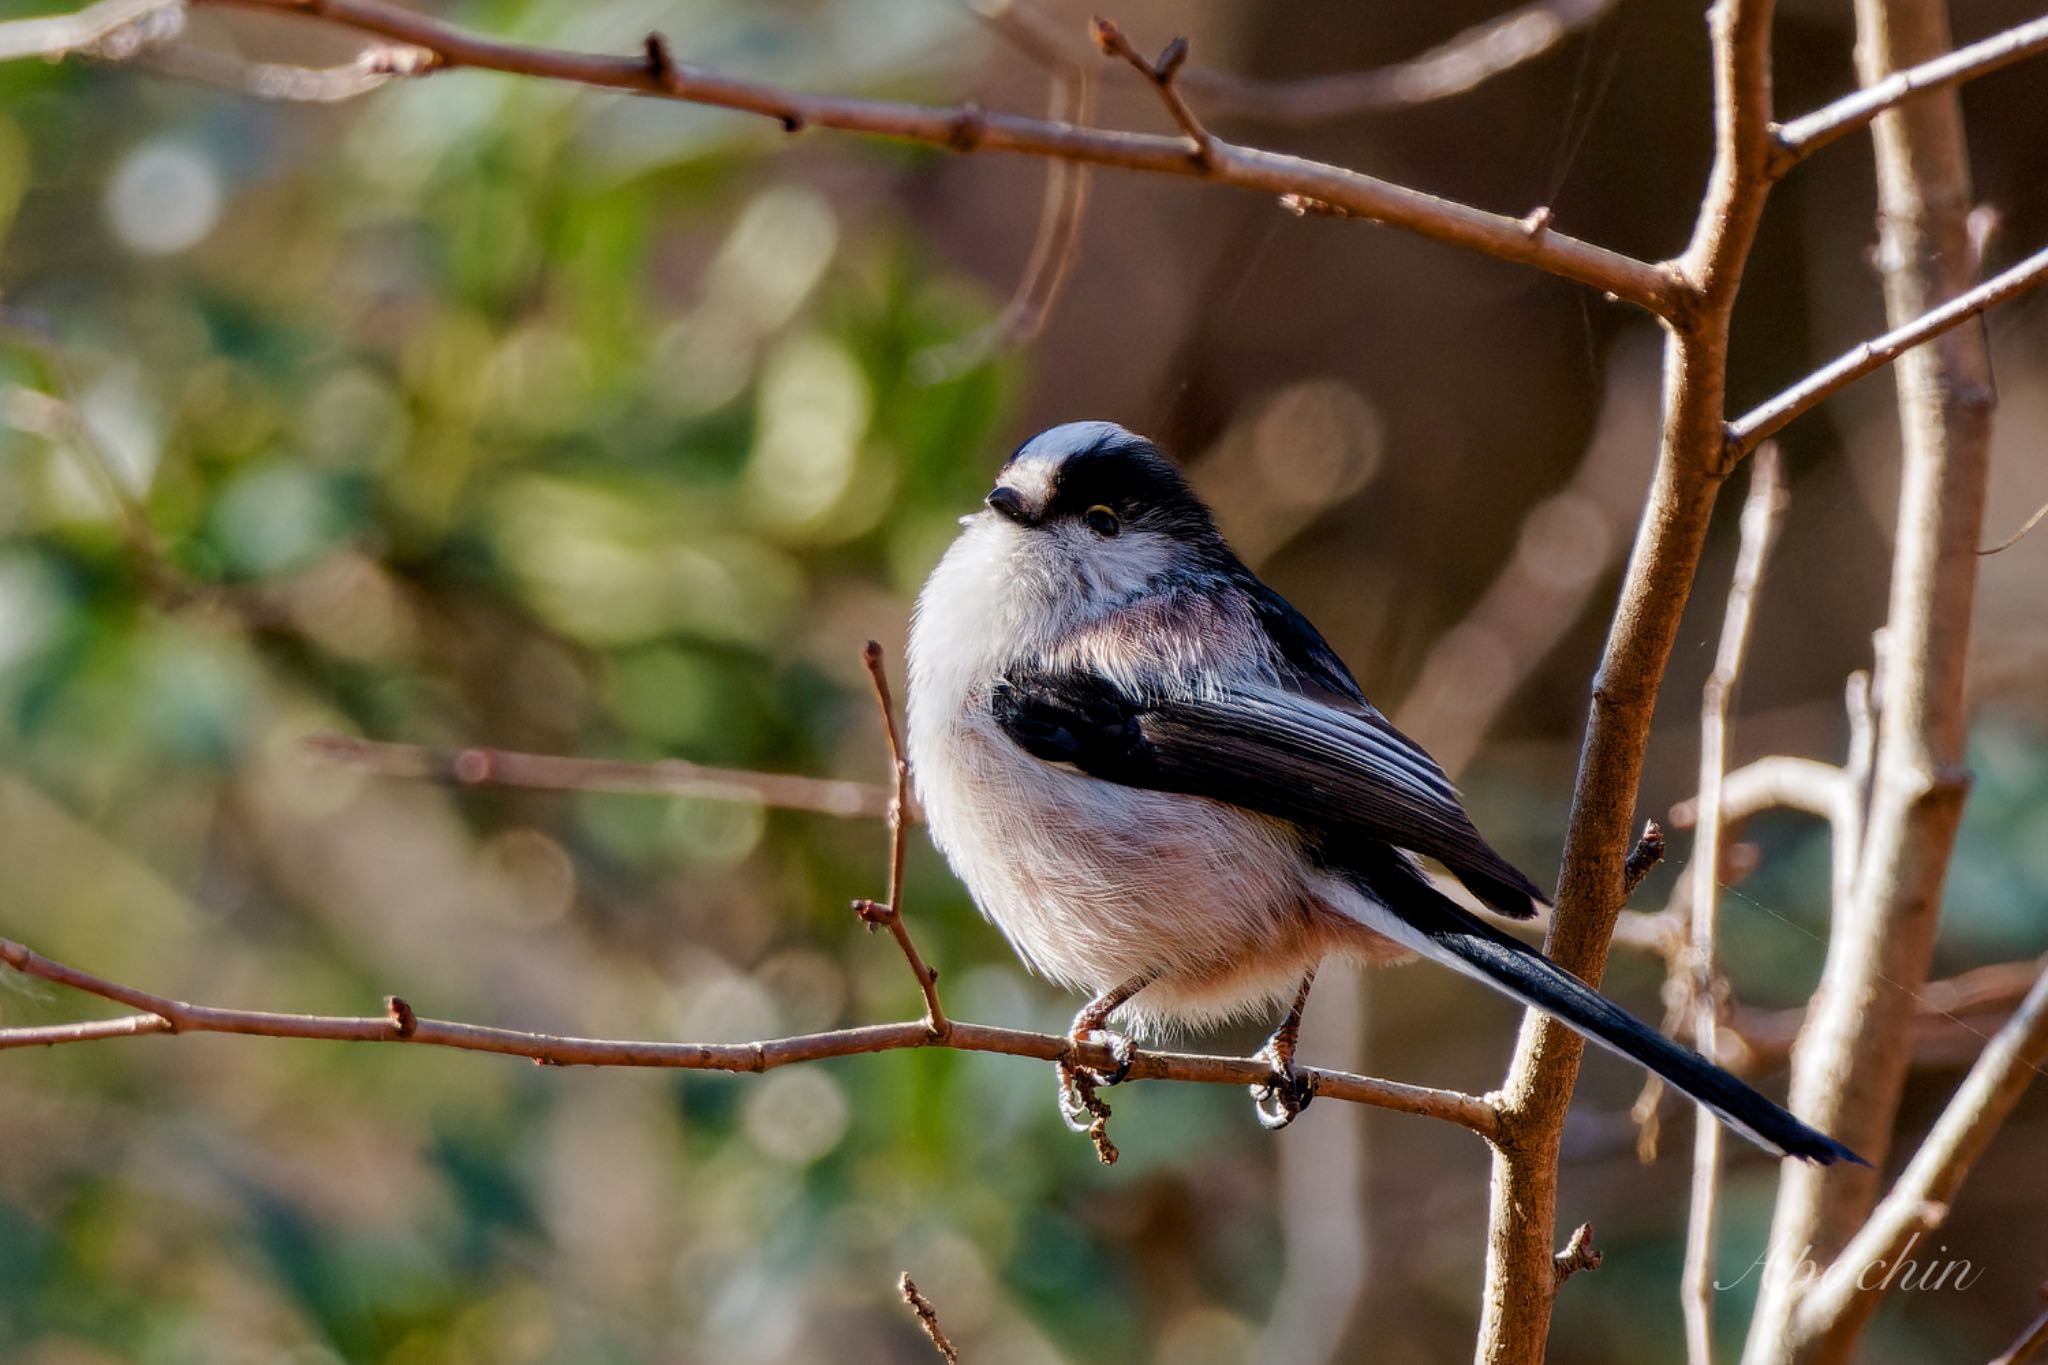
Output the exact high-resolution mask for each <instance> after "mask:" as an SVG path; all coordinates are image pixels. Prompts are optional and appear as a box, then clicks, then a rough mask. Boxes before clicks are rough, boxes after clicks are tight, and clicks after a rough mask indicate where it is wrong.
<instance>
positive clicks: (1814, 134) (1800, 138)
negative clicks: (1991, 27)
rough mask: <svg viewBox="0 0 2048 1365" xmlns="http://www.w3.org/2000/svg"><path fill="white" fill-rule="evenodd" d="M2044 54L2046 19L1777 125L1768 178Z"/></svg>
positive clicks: (2047, 32)
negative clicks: (1934, 94) (1872, 126)
mask: <svg viewBox="0 0 2048 1365" xmlns="http://www.w3.org/2000/svg"><path fill="white" fill-rule="evenodd" d="M2038 52H2048V15H2043V16H2041V17H2040V18H2039V19H2032V20H2029V21H2028V22H2026V23H2024V24H2020V25H2018V26H2016V27H2013V28H2009V29H2007V30H2005V31H2004V32H2003V33H1997V34H1993V35H1992V36H1991V37H1989V38H1986V39H1984V40H1983V41H1982V42H1976V43H1971V44H1970V45H1969V46H1967V47H1959V48H1957V49H1956V50H1955V51H1953V52H1950V53H1947V54H1945V55H1943V56H1940V57H1936V58H1935V59H1934V60H1932V61H1928V62H1922V63H1921V64H1920V65H1918V66H1913V67H1908V68H1907V69H1906V70H1904V71H1895V72H1893V73H1892V74H1891V75H1889V76H1887V77H1885V78H1884V79H1883V80H1881V81H1876V82H1873V83H1872V84H1870V85H1867V86H1865V87H1863V88H1862V89H1861V90H1858V91H1857V92H1856V93H1855V94H1853V95H1844V96H1843V97H1842V98H1841V99H1838V100H1836V101H1835V102H1834V103H1833V104H1828V105H1824V106H1822V107H1821V108H1819V109H1816V110H1814V111H1813V112H1812V113H1810V114H1805V115H1802V116H1801V117H1799V118H1796V119H1793V120H1792V121H1791V122H1790V123H1780V124H1775V125H1773V126H1772V128H1771V139H1772V142H1773V143H1774V144H1775V145H1774V148H1773V152H1772V159H1771V174H1772V175H1774V176H1781V175H1783V174H1785V172H1787V171H1789V170H1791V169H1792V167H1794V166H1796V165H1798V164H1799V163H1800V162H1801V161H1803V160H1805V159H1806V158H1807V157H1809V156H1811V155H1812V154H1813V153H1815V152H1817V151H1819V150H1820V149H1821V148H1823V147H1825V146H1827V145H1828V144H1829V143H1831V142H1833V141H1835V140H1836V139H1837V138H1839V137H1842V136H1843V135H1844V134H1847V133H1852V132H1854V131H1855V130H1856V129H1858V128H1862V127H1864V126H1866V125H1868V124H1869V123H1870V122H1871V121H1872V120H1874V119H1875V118H1876V117H1877V116H1878V115H1879V114H1882V113H1883V112H1884V111H1885V110H1887V109H1890V108H1893V107H1894V106H1896V105H1899V104H1901V103H1903V102H1905V101H1906V100H1908V99H1911V98H1912V97H1913V96H1914V95H1917V94H1923V93H1925V92H1927V91H1929V90H1939V89H1941V88H1943V87H1944V86H1950V85H1959V84H1961V83H1962V82H1964V81H1968V80H1974V79H1976V78H1977V77H1979V76H1988V75H1990V74H1991V73H1992V72H1994V71H1997V70H1999V69H2000V68H2002V67H2006V66H2010V65H2012V64H2013V63H2014V62H2017V61H2019V60H2021V59H2022V58H2024V57H2031V56H2033V55H2034V54H2036V53H2038Z"/></svg>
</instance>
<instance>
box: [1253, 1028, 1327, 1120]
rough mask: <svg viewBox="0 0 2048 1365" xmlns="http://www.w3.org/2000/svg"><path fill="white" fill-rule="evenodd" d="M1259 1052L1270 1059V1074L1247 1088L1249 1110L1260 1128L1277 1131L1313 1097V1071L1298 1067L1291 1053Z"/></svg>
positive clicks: (1266, 1058) (1306, 1106)
mask: <svg viewBox="0 0 2048 1365" xmlns="http://www.w3.org/2000/svg"><path fill="white" fill-rule="evenodd" d="M1259 1055H1260V1059H1261V1060H1264V1061H1270V1062H1272V1064H1273V1074H1272V1075H1271V1076H1269V1077H1267V1078H1266V1080H1264V1081H1263V1082H1261V1083H1260V1084H1258V1085H1255V1086H1252V1087H1251V1092H1252V1112H1253V1113H1255V1114H1256V1115H1257V1116H1258V1120H1259V1126H1260V1127H1261V1128H1264V1129H1266V1130H1268V1131H1277V1130H1278V1129H1281V1128H1285V1127H1286V1126H1287V1125H1288V1124H1290V1123H1292V1122H1294V1120H1295V1119H1296V1118H1297V1117H1298V1116H1299V1115H1300V1114H1301V1111H1302V1110H1304V1109H1306V1108H1308V1106H1309V1102H1310V1101H1311V1100H1313V1099H1315V1097H1316V1076H1315V1073H1314V1072H1313V1071H1302V1070H1300V1069H1298V1068H1297V1067H1296V1066H1295V1065H1294V1058H1293V1057H1292V1056H1291V1055H1282V1054H1280V1053H1279V1052H1278V1051H1277V1050H1275V1049H1272V1048H1268V1049H1267V1050H1266V1051H1265V1052H1263V1053H1261V1054H1259Z"/></svg>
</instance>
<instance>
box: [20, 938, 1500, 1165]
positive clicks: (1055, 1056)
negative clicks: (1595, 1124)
mask: <svg viewBox="0 0 2048 1365" xmlns="http://www.w3.org/2000/svg"><path fill="white" fill-rule="evenodd" d="M0 963H5V964H6V965H7V966H9V967H12V968H13V969H14V970H16V971H18V972H21V973H23V974H25V975H28V976H33V977H36V978H38V979H40V980H44V981H51V982H55V983H56V984H58V985H61V986H69V987H71V988H73V989H75V990H80V991H84V992H86V993H87V994H89V995H96V996H98V997H100V998H101V999H103V1000H111V1001H113V1002H114V1003H116V1004H119V1005H124V1006H126V1007H127V1008H128V1009H130V1010H133V1011H135V1013H134V1014H133V1015H131V1016H129V1017H127V1018H122V1019H107V1020H93V1021H90V1022H86V1023H80V1024H60V1025H45V1026H35V1027H26V1028H0V1051H4V1050H6V1049H9V1048H20V1047H48V1046H53V1045H56V1044H61V1043H84V1042H96V1041H103V1040H107V1039H113V1038H129V1037H135V1036H138V1035H142V1034H150V1033H181V1034H182V1033H233V1034H241V1035H245V1036H253V1037H262V1038H306V1039H314V1040H318V1041H323V1042H337V1043H407V1044H419V1045H422V1046H426V1047H445V1048H455V1049H458V1050H461V1051H466V1052H491V1053H497V1054H499V1055H501V1056H508V1057H524V1058H527V1059H528V1060H530V1061H533V1062H538V1063H542V1064H545V1065H549V1066H637V1067H659V1068H669V1069H676V1070H685V1071H730V1072H762V1071H771V1070H774V1069H775V1068H776V1067H782V1066H789V1065H791V1064H793V1063H797V1062H814V1061H820V1060H823V1059H825V1058H828V1057H853V1056H861V1055H865V1054H868V1053H874V1052H895V1051H899V1050H901V1049H904V1048H918V1047H946V1048H952V1049H955V1050H956V1051H961V1052H994V1053H1001V1054H1003V1055H1005V1056H1010V1057H1029V1058H1034V1059H1036V1060H1038V1061H1042V1062H1058V1061H1065V1062H1068V1063H1070V1064H1072V1065H1074V1066H1078V1067H1084V1068H1088V1069H1091V1070H1100V1071H1111V1070H1114V1069H1115V1067H1116V1066H1117V1059H1116V1057H1115V1056H1114V1055H1113V1054H1112V1053H1111V1050H1110V1048H1109V1047H1108V1045H1107V1044H1103V1043H1094V1042H1080V1041H1077V1040H1075V1039H1072V1038H1065V1037H1060V1036H1058V1035H1056V1034H1050V1033H1032V1032H1027V1031H1025V1030H1022V1029H1010V1028H997V1027H994V1026H992V1025H988V1024H969V1023H963V1022H960V1021H957V1020H956V1021H953V1022H952V1023H951V1024H949V1026H948V1028H947V1031H946V1035H945V1037H944V1038H938V1037H935V1036H933V1034H932V1031H931V1030H930V1028H928V1027H927V1026H926V1024H925V1021H924V1020H922V1019H911V1020H906V1021H904V1022H902V1023H893V1024H867V1025H862V1026H859V1027H854V1028H844V1029H835V1030H831V1031H829V1032H824V1033H808V1034H801V1035H798V1036H795V1037H789V1038H775V1039H769V1040H764V1041H761V1042H751V1043H669V1042H640V1041H633V1040H627V1039H607V1038H570V1037H561V1036H558V1035H555V1034H547V1033H528V1032H524V1031H521V1030H518V1029H506V1028H492V1027H488V1026H486V1025H482V1024H464V1023H456V1022H453V1021H450V1020H444V1019H429V1018H427V1017H425V1016H423V1015H414V1016H411V1028H410V1030H409V1031H408V1030H407V1029H406V1028H405V1027H404V1026H403V1023H402V1021H401V1020H399V1019H395V1018H393V1017H392V1016H391V1015H389V1014H386V1015H379V1016H350V1015H321V1014H276V1013H271V1012H268V1011H262V1010H238V1009H224V1008H221V1007H219V1006H215V1005H194V1004H189V1003H187V1002H185V1001H182V1000H172V999H169V998H168V997H165V996H160V995H151V994H150V993H148V992H147V991H140V990H137V989H135V988H134V987H132V986H124V985H120V984H118V983H116V982H113V981H109V980H107V979H106V978H104V977H100V976H95V975H93V974H92V973H90V972H86V971H81V970H80V969H78V968H76V967H71V966H67V965H65V964H63V963H60V962H53V961H51V960H50V959H49V958H46V957H44V956H43V955H42V954H40V953H37V952H35V951H33V950H31V949H29V948H27V947H26V946H24V945H22V944H20V943H16V942H13V941H12V940H9V939H0ZM1302 1070H1303V1071H1305V1072H1308V1073H1310V1074H1312V1075H1314V1076H1315V1078H1316V1085H1317V1090H1316V1094H1317V1096H1318V1097H1319V1098H1325V1099H1328V1098H1336V1099H1340V1100H1349V1101H1352V1102H1354V1103H1358V1104H1369V1105H1373V1106H1375V1107H1377V1108H1381V1109H1392V1110H1396V1111H1398V1112H1400V1113H1404V1114H1417V1115H1421V1116H1423V1117H1427V1118H1436V1119H1442V1120H1443V1121H1444V1122H1446V1123H1453V1124H1456V1125H1458V1126H1459V1127H1461V1128H1466V1129H1469V1130H1470V1131H1472V1132H1474V1133H1477V1134H1478V1135H1479V1136H1481V1137H1483V1138H1487V1139H1489V1140H1491V1139H1492V1138H1493V1137H1494V1136H1495V1134H1496V1132H1497V1129H1498V1122H1497V1116H1496V1114H1495V1112H1494V1108H1493V1104H1492V1102H1491V1101H1490V1100H1488V1099H1487V1098H1485V1097H1482V1096H1478V1095H1466V1094H1460V1093H1458V1092H1456V1091H1450V1090H1434V1089H1430V1088H1428V1087H1426V1086H1417V1085H1403V1084H1401V1083H1399V1082H1397V1081H1383V1080H1378V1079H1375V1078H1373V1077H1370V1076H1356V1075H1352V1074H1351V1073H1349V1072H1344V1071H1323V1070H1319V1069H1317V1068H1313V1067H1304V1068H1302ZM1130 1074H1131V1078H1132V1079H1134V1080H1159V1081H1190V1082H1195V1083H1199V1084H1202V1085H1238V1086H1246V1085H1257V1084H1261V1083H1263V1082H1265V1081H1268V1080H1271V1079H1272V1075H1273V1068H1272V1064H1271V1063H1269V1062H1264V1061H1260V1060H1258V1059H1257V1058H1253V1057H1220V1056H1207V1055H1202V1054H1196V1053H1181V1052H1147V1051H1134V1052H1133V1054H1132V1060H1131V1072H1130Z"/></svg>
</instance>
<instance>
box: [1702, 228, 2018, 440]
mask: <svg viewBox="0 0 2048 1365" xmlns="http://www.w3.org/2000/svg"><path fill="white" fill-rule="evenodd" d="M2043 280H2048V248H2044V249H2042V250H2040V251H2037V252H2035V253H2034V254H2033V255H2031V256H2029V257H2027V259H2025V260H2024V261H2021V262H2020V263H2019V264H2018V265H2015V266H2013V267H2011V268H2010V269H2008V270H2005V271H2003V272H2001V273H2000V274H1997V275H1994V276H1992V277H1991V278H1990V279H1988V280H1986V281H1984V283H1982V284H1980V285H1978V286H1977V287H1976V288H1974V289H1971V290H1969V291H1968V292H1966V293H1962V294H1958V295H1956V296H1955V297H1954V298H1952V299H1950V300H1949V301H1948V302H1946V303H1944V304H1941V305H1940V306H1939V307H1936V308H1930V309H1928V310H1927V311H1926V312H1925V313H1922V314H1921V315H1920V316H1919V317H1917V318H1914V319H1913V320H1912V321H1910V322H1908V323H1905V324H1904V325H1903V326H1900V327H1895V328H1893V329H1892V330H1891V331H1889V332H1886V333H1885V334H1884V335H1883V336H1881V337H1876V338H1874V339H1872V340H1870V341H1866V342H1864V343H1863V344H1862V345H1860V346H1858V347H1856V348H1855V349H1854V350H1852V351H1848V352H1846V353H1844V354H1843V355H1841V356H1838V357H1837V358H1836V359H1834V360H1833V361H1830V362H1829V363H1828V364H1826V365H1823V366H1822V367H1821V368H1820V369H1818V370H1815V371H1814V372H1813V373H1812V374H1810V375H1808V376H1807V377H1806V378H1804V379H1802V380H1800V381H1799V382H1798V383H1797V384H1794V385H1793V386H1792V387H1791V388H1789V389H1786V390H1785V391H1784V392H1783V393H1781V394H1779V395H1778V396H1777V397H1776V398H1773V399H1770V400H1769V401H1768V402H1764V403H1760V404H1758V405H1757V406H1756V407H1754V408H1751V409H1750V410H1749V411H1748V412H1746V413H1744V414H1743V415H1742V416H1741V417H1739V418H1737V419H1736V420H1735V421H1733V422H1730V423H1729V424H1728V449H1729V451H1730V453H1731V454H1732V455H1734V456H1736V457H1740V456H1741V455H1744V454H1746V453H1748V452H1749V451H1751V450H1753V449H1755V448H1756V445H1757V443H1758V442H1759V441H1762V440H1764V439H1766V438H1767V437H1770V436H1774V435H1776V434H1777V433H1778V432H1780V431H1782V430H1784V428H1785V427H1786V426H1787V425H1788V424H1789V423H1791V422H1792V421H1793V419H1795V418H1797V417H1799V416H1801V415H1803V414H1804V413H1806V412H1807V411H1808V410H1809V409H1811V408H1813V407H1814V406H1816V405H1817V404H1819V403H1820V402H1821V400H1822V399H1824V398H1827V397H1828V396H1829V395H1831V394H1833V393H1835V392H1836V391H1837V390H1840V389H1845V388H1847V387H1848V386H1849V385H1851V384H1853V383H1855V382H1856V381H1857V380H1859V379H1861V378H1862V377H1863V376H1864V375H1867V374H1869V373H1870V372H1871V371H1873V370H1876V369H1880V368H1882V367H1883V366H1885V365H1887V364H1889V363H1890V362H1892V361H1894V360H1896V359H1898V358H1899V357H1900V356H1901V355H1904V354H1905V353H1906V352H1907V351H1910V350H1912V349H1913V348H1914V347H1915V346H1918V345H1920V344H1922V343H1923V342H1927V341H1932V340H1933V339H1934V338H1936V337H1938V336H1940V335H1941V334H1942V333H1943V332H1946V331H1949V330H1950V329H1952V328H1955V327H1960V326H1961V325H1962V324H1963V323H1965V322H1968V321H1969V320H1970V319H1971V318H1974V317H1976V316H1977V315H1978V314H1979V313H1982V312H1983V311H1984V310H1985V309H1987V308H1990V307H1992V306H1993V305H1994V304H2000V303H2004V302H2005V301H2006V300H2008V299H2012V298H2017V297H2018V296H2019V295H2021V294H2024V293H2026V292H2027V291H2028V290H2029V289H2032V288H2033V287H2034V286H2036V285H2038V284H2040V283H2041V282H2042V281H2043Z"/></svg>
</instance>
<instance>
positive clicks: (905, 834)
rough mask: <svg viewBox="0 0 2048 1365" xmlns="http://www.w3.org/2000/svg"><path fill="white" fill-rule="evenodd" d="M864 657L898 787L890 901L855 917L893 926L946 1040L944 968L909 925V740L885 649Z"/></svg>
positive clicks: (862, 907)
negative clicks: (927, 955) (921, 947)
mask: <svg viewBox="0 0 2048 1365" xmlns="http://www.w3.org/2000/svg"><path fill="white" fill-rule="evenodd" d="M861 658H862V659H863V660H864V661H865V662H866V664H867V668H868V676H869V677H870V678H872V679H873V680H874V684H875V703H876V705H877V706H879V707H880V708H881V711H882V732H883V733H884V734H885V735H887V736H888V739H889V771H890V774H891V775H892V776H893V778H894V779H895V788H894V790H893V791H892V792H891V794H890V797H889V901H888V903H887V904H886V905H878V904H876V903H875V902H874V901H871V900H857V901H855V902H854V903H853V912H854V913H855V914H856V915H859V916H860V917H861V919H862V920H863V921H864V922H865V923H866V924H867V926H868V928H869V930H871V931H872V930H873V929H874V927H875V926H876V925H878V924H886V925H887V926H889V933H890V934H891V935H892V936H893V937H894V938H895V940H896V946H897V947H898V948H900V949H902V950H903V960H904V961H905V962H908V963H909V964H910V972H911V975H913V976H915V977H916V978H917V989H918V991H919V993H920V994H922V995H923V996H924V1026H925V1028H926V1029H927V1030H929V1031H930V1033H931V1035H932V1037H933V1038H936V1039H943V1038H944V1037H945V1036H946V1034H947V1032H948V1031H949V1030H951V1028H952V1024H951V1023H950V1022H949V1021H948V1020H947V1018H946V1011H945V1009H944V1007H942V1006H941V1005H940V1004H939V969H938V968H936V967H934V966H932V965H930V964H929V963H927V962H926V961H925V960H924V956H923V954H921V953H919V952H918V951H917V944H916V943H914V942H912V941H911V937H910V927H909V926H908V925H906V924H905V923H904V922H903V856H904V853H905V842H906V840H907V839H908V838H909V835H910V760H909V759H908V758H906V757H904V754H903V735H902V732H901V731H900V730H898V729H897V727H896V704H895V702H894V701H892V700H891V699H890V696H889V673H888V670H887V669H886V668H885V667H884V666H883V663H882V647H881V646H880V645H879V644H877V643H875V642H874V641H873V640H870V641H868V645H867V648H866V649H865V650H863V651H862V653H861Z"/></svg>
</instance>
